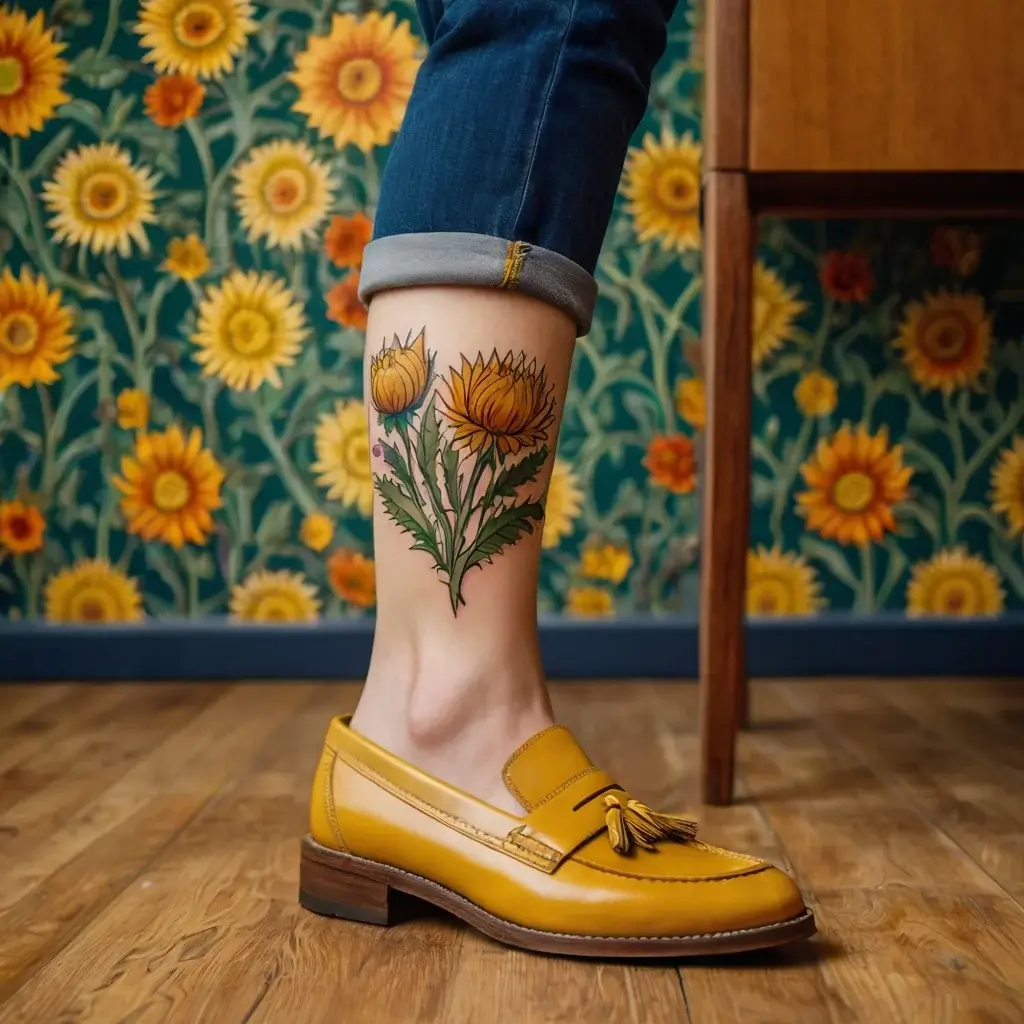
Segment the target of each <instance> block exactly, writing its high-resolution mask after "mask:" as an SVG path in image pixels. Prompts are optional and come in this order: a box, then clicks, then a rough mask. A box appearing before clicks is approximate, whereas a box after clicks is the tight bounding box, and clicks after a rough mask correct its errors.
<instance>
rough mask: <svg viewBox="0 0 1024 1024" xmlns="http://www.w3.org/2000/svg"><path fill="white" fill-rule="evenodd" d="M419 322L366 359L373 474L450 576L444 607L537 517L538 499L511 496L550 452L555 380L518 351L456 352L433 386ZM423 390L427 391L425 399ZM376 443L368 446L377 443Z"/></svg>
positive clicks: (398, 518) (390, 506) (418, 544)
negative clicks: (455, 361) (378, 462)
mask: <svg viewBox="0 0 1024 1024" xmlns="http://www.w3.org/2000/svg"><path fill="white" fill-rule="evenodd" d="M433 380H434V354H433V353H432V352H430V351H429V350H428V349H427V344H426V329H424V330H421V331H420V332H419V334H418V335H416V337H415V338H413V337H412V332H410V333H409V337H408V338H407V339H406V341H405V342H404V343H403V342H402V341H401V340H400V339H399V337H398V335H397V334H396V335H395V336H394V340H393V341H392V343H391V345H390V346H389V345H388V344H387V342H386V340H385V342H384V343H383V344H382V345H381V350H380V352H379V353H378V354H377V355H375V356H374V357H373V359H372V360H371V361H370V396H371V401H372V403H373V407H374V409H376V411H377V414H378V416H377V418H378V423H379V424H380V426H381V428H382V429H383V431H384V435H385V437H384V438H381V439H380V440H379V441H378V442H377V444H378V445H379V446H380V452H381V455H382V457H383V459H384V462H385V464H386V465H387V467H388V472H385V473H381V474H379V475H378V474H375V475H374V478H373V479H374V483H375V484H376V486H377V490H378V491H379V492H380V496H381V499H382V500H383V502H384V510H385V512H386V513H387V515H388V517H389V518H390V519H391V520H393V521H394V522H395V523H396V524H397V525H398V526H399V528H400V529H402V530H403V531H404V532H405V533H408V534H409V535H410V536H411V537H412V538H413V541H414V543H413V545H412V550H413V551H425V552H427V553H428V554H429V555H430V556H431V558H433V560H434V564H435V566H436V567H437V570H438V573H439V575H440V577H441V578H442V579H443V580H444V581H445V582H446V583H447V585H448V594H449V597H450V598H451V605H452V611H453V612H454V613H455V614H458V610H459V605H461V604H465V600H464V599H463V596H462V581H463V578H464V577H465V575H466V573H467V572H469V570H470V569H473V568H475V567H477V566H483V565H484V563H486V562H490V561H491V560H492V559H493V557H494V556H495V555H496V554H498V552H500V551H501V550H503V549H504V548H506V547H509V546H511V545H512V544H515V543H516V541H518V540H519V539H520V538H521V537H522V536H523V535H524V534H530V533H533V531H534V528H535V525H536V524H538V523H540V522H541V520H542V519H543V518H544V508H543V505H542V504H541V503H540V502H539V501H534V500H525V501H519V500H518V492H519V489H520V488H521V487H523V486H525V485H526V484H528V483H532V482H533V481H535V480H536V479H537V475H538V474H539V473H540V470H541V468H542V467H543V465H544V463H545V461H546V460H547V457H548V455H549V453H550V449H549V446H548V429H549V428H550V426H551V424H552V423H553V422H554V419H555V399H554V389H553V387H552V386H551V385H549V384H548V380H547V375H546V373H545V371H544V369H543V368H540V369H538V367H537V361H536V359H534V360H533V361H532V362H529V363H527V361H526V354H525V353H523V352H520V353H519V354H518V355H515V354H514V353H511V352H509V353H508V354H506V355H504V356H499V355H498V352H497V350H495V351H493V352H492V353H491V355H490V357H489V358H488V359H487V360H486V361H485V360H484V358H483V356H482V355H478V356H477V357H476V359H475V360H474V361H473V362H470V361H469V360H468V359H466V357H465V356H463V357H462V365H461V367H460V368H459V369H455V367H449V369H448V373H447V375H443V376H442V377H441V379H440V381H439V384H438V387H437V388H436V389H434V390H431V384H432V383H433ZM428 392H429V399H428ZM375 447H376V446H375Z"/></svg>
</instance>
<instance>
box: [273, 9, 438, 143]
mask: <svg viewBox="0 0 1024 1024" xmlns="http://www.w3.org/2000/svg"><path fill="white" fill-rule="evenodd" d="M416 51H417V43H416V38H415V37H414V36H413V34H412V33H411V32H410V31H409V24H408V22H405V21H403V22H402V23H401V24H398V25H396V23H395V15H394V14H386V15H381V14H378V13H377V12H376V11H371V12H370V13H369V14H366V15H365V16H363V17H358V16H357V15H355V14H335V15H334V19H333V21H332V22H331V34H330V35H328V36H312V37H311V38H310V40H309V46H308V47H307V49H306V50H305V51H304V52H303V53H300V54H299V56H298V59H297V60H296V62H295V71H294V72H293V73H292V75H291V80H292V82H294V83H295V85H296V86H298V89H299V99H298V102H297V103H296V104H295V106H294V107H293V108H292V109H293V110H295V111H297V112H298V113H300V114H305V115H306V117H307V118H308V120H309V123H310V125H312V127H314V128H316V129H317V130H318V131H319V132H320V134H321V135H322V136H323V137H325V138H333V139H334V144H335V145H336V146H337V147H338V148H339V149H340V148H341V147H342V146H344V145H346V144H347V143H350V142H351V143H352V144H353V145H356V146H358V147H359V148H360V149H361V150H363V152H366V153H368V152H369V151H370V150H371V149H372V148H373V147H374V146H384V145H387V143H388V142H390V141H391V137H392V136H393V135H394V134H395V132H396V131H397V130H398V126H399V125H400V124H401V122H402V116H403V115H404V113H405V106H406V103H408V101H409V95H410V93H411V92H412V85H413V81H414V80H415V78H416V71H417V69H418V68H419V60H418V59H417V57H416Z"/></svg>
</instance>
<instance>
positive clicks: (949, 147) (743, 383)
mask: <svg viewBox="0 0 1024 1024" xmlns="http://www.w3.org/2000/svg"><path fill="white" fill-rule="evenodd" d="M704 2H706V4H707V18H706V26H707V28H706V32H707V54H708V75H707V109H706V111H705V118H704V157H705V159H704V168H705V190H704V211H705V217H704V240H705V251H704V346H705V353H704V366H705V373H706V386H707V395H708V414H707V428H706V430H707V434H706V438H705V451H706V460H705V467H704V469H703V472H702V489H703V495H702V500H703V504H704V510H703V516H702V520H703V523H704V524H705V525H704V536H703V543H702V547H701V622H700V676H701V761H702V785H703V793H704V798H705V800H706V801H707V802H709V803H728V802H729V801H730V800H731V798H732V790H733V765H734V752H735V742H736V732H737V729H738V728H739V726H740V725H741V724H742V723H743V722H744V721H745V718H746V669H745V656H744V628H743V613H744V605H745V601H744V595H745V591H746V552H747V547H748V545H749V540H750V538H749V525H748V524H749V505H750V409H749V401H750V396H749V389H750V370H751V367H750V360H751V338H750V329H751V325H750V311H751V277H752V261H753V252H752V248H753V242H754V239H756V231H755V229H754V220H755V218H756V216H757V215H758V214H759V213H764V212H769V213H798V214H799V215H801V216H828V215H839V216H876V215H883V216H891V215H900V216H906V215H910V216H915V215H918V216H919V215H931V216H935V215H938V216H948V215H957V216H961V215H968V216H981V215H988V216H1006V215H1014V216H1019V215H1020V214H1021V213H1024V0H704Z"/></svg>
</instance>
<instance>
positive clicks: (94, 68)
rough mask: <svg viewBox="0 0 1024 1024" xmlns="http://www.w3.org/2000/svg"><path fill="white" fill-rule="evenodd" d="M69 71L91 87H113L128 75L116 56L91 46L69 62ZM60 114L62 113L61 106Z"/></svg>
mask: <svg viewBox="0 0 1024 1024" xmlns="http://www.w3.org/2000/svg"><path fill="white" fill-rule="evenodd" d="M69 71H70V73H71V74H72V75H75V76H76V77H78V78H80V79H81V80H82V81H83V82H85V84H86V85H87V86H89V87H90V88H91V89H113V88H114V86H115V85H120V84H121V83H122V82H123V81H124V80H125V79H126V78H127V77H128V69H127V68H126V67H125V66H124V65H123V64H122V63H121V61H120V60H119V59H118V58H117V57H113V56H111V55H110V54H102V53H98V52H97V50H96V49H95V47H91V46H90V47H89V49H87V50H83V51H82V52H81V53H80V54H79V55H78V56H77V57H76V58H75V59H74V60H73V61H72V62H71V67H70V68H69ZM61 114H62V115H63V114H64V110H63V108H62V109H61Z"/></svg>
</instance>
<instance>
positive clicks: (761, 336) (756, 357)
mask: <svg viewBox="0 0 1024 1024" xmlns="http://www.w3.org/2000/svg"><path fill="white" fill-rule="evenodd" d="M805 309H807V303H806V302H801V301H800V300H799V299H798V298H797V290H796V288H795V287H794V288H790V287H787V285H786V282H785V281H783V280H782V278H781V277H779V275H778V274H776V273H775V271H774V270H771V269H769V268H768V267H766V266H765V265H764V264H763V263H761V262H760V261H758V262H757V263H756V264H754V309H753V318H754V324H753V334H754V349H753V361H754V365H755V366H760V365H761V364H762V363H763V362H764V361H765V360H766V359H767V358H768V356H770V355H771V354H772V353H773V352H775V351H777V350H778V349H780V348H781V347H782V346H783V345H784V344H785V343H786V342H787V341H789V340H790V338H792V336H793V321H794V320H795V319H796V318H797V317H798V316H799V315H800V314H801V313H802V312H803V311H804V310H805Z"/></svg>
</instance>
